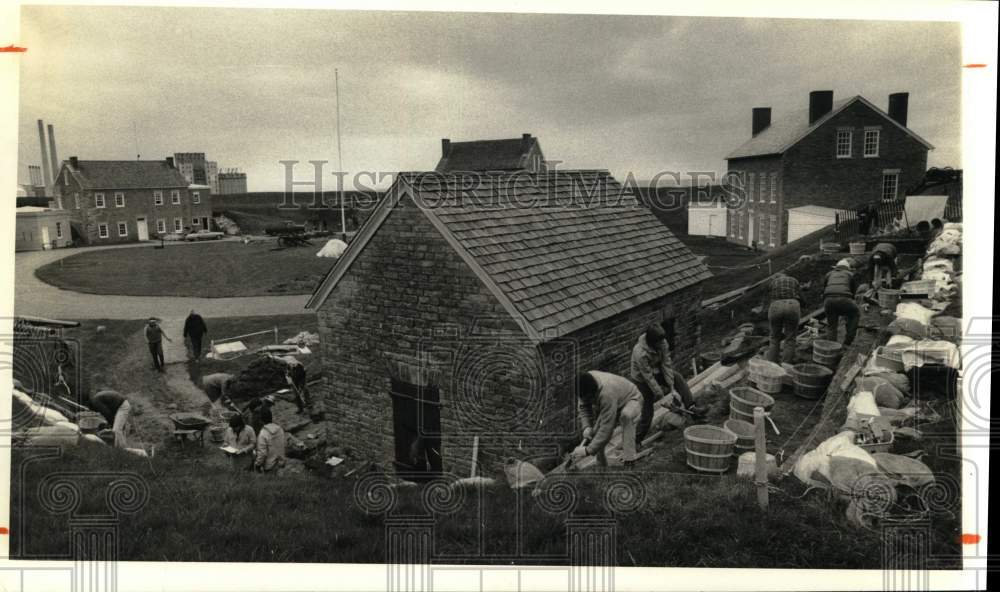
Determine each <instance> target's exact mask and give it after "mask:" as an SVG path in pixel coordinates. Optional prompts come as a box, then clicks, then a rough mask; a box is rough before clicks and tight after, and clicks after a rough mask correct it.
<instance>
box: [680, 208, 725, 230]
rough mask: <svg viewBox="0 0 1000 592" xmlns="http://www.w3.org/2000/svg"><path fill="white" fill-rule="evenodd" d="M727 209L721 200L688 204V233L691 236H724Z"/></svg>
mask: <svg viewBox="0 0 1000 592" xmlns="http://www.w3.org/2000/svg"><path fill="white" fill-rule="evenodd" d="M727 212H728V210H727V209H726V206H725V204H724V203H723V202H722V201H714V202H711V203H697V202H694V201H692V202H691V203H690V204H688V234H689V235H693V236H721V237H725V236H726V220H727V219H726V216H727Z"/></svg>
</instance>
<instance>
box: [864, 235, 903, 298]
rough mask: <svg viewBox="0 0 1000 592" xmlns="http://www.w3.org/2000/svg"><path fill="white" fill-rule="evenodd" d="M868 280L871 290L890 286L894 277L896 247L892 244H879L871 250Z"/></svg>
mask: <svg viewBox="0 0 1000 592" xmlns="http://www.w3.org/2000/svg"><path fill="white" fill-rule="evenodd" d="M868 269H869V274H870V279H871V281H869V282H868V283H870V284H871V285H872V287H873V288H881V287H883V286H886V287H888V286H891V285H892V280H893V278H894V277H896V246H895V245H893V244H892V243H879V244H877V245H875V248H874V249H872V254H871V256H870V257H869V260H868Z"/></svg>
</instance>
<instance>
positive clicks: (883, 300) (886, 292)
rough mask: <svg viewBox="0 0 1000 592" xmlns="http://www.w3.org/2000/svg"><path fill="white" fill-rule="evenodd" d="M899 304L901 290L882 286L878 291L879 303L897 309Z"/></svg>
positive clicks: (885, 307) (884, 306)
mask: <svg viewBox="0 0 1000 592" xmlns="http://www.w3.org/2000/svg"><path fill="white" fill-rule="evenodd" d="M897 304H899V290H890V289H889V288H882V289H881V290H879V291H878V305H879V306H881V307H882V308H883V309H887V310H896V305H897Z"/></svg>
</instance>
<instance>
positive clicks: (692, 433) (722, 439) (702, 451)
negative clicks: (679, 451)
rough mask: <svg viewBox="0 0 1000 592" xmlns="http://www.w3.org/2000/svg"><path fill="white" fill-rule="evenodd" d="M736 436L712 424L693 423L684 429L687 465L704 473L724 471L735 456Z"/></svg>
mask: <svg viewBox="0 0 1000 592" xmlns="http://www.w3.org/2000/svg"><path fill="white" fill-rule="evenodd" d="M734 444H736V436H735V435H734V434H733V433H732V432H729V431H726V430H724V429H722V428H720V427H717V426H712V425H693V426H691V427H689V428H687V429H685V430H684V449H685V451H686V452H687V465H688V466H689V467H691V468H692V469H694V470H696V471H702V472H704V473H724V472H726V471H727V470H728V469H729V464H730V462H731V461H732V458H733V445H734Z"/></svg>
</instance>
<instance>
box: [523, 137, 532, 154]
mask: <svg viewBox="0 0 1000 592" xmlns="http://www.w3.org/2000/svg"><path fill="white" fill-rule="evenodd" d="M531 142H532V138H531V134H521V148H522V149H523V150H527V149H528V147H529V146H531Z"/></svg>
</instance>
